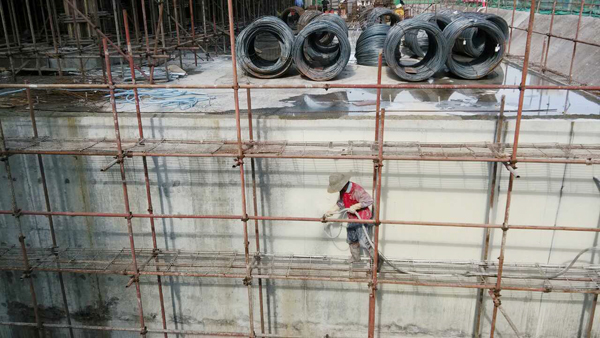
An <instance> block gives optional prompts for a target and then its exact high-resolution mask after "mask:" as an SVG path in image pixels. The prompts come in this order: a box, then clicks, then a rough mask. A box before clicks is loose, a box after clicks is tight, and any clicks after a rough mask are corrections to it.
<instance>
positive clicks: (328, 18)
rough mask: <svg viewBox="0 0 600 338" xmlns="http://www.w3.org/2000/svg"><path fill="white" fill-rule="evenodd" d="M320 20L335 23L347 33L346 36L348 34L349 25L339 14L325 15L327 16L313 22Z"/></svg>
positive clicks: (320, 16) (319, 17)
mask: <svg viewBox="0 0 600 338" xmlns="http://www.w3.org/2000/svg"><path fill="white" fill-rule="evenodd" d="M318 20H325V21H331V22H334V23H336V24H337V25H338V26H340V28H341V29H342V30H344V31H345V32H346V34H348V25H347V24H346V20H344V19H342V17H340V16H339V15H337V14H332V13H325V14H322V15H319V16H317V17H316V18H314V19H313V21H318Z"/></svg>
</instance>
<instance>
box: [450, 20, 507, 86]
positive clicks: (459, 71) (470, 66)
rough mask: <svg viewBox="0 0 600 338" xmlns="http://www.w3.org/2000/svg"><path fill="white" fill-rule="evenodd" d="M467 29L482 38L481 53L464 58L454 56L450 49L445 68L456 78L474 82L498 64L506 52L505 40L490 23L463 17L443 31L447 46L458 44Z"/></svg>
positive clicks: (498, 30) (452, 50) (499, 31)
mask: <svg viewBox="0 0 600 338" xmlns="http://www.w3.org/2000/svg"><path fill="white" fill-rule="evenodd" d="M469 29H477V31H478V32H480V34H481V36H482V37H483V40H484V42H483V47H482V50H481V53H480V54H479V55H477V56H476V57H466V56H461V55H456V54H457V53H456V51H455V50H454V48H450V49H449V52H448V57H447V60H446V66H448V68H449V69H450V71H451V72H452V73H453V74H455V75H456V76H459V77H461V78H464V79H470V80H476V79H480V78H482V77H484V76H486V75H487V74H489V73H490V72H491V71H492V70H494V68H496V67H497V66H498V64H500V62H501V61H502V58H503V57H504V54H505V51H506V40H505V38H504V34H503V33H502V31H501V30H500V29H499V28H498V27H497V26H496V25H495V24H493V23H492V22H490V21H488V20H480V19H476V18H473V17H471V18H468V17H464V18H461V19H457V20H455V21H453V22H452V23H450V24H449V25H448V26H447V27H446V29H444V37H445V38H446V41H447V43H448V45H450V46H454V45H456V44H457V43H460V40H459V38H460V36H461V34H463V33H464V31H465V30H469Z"/></svg>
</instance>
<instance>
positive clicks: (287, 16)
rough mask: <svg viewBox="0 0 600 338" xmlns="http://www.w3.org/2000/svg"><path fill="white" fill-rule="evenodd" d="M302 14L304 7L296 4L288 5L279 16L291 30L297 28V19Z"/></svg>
mask: <svg viewBox="0 0 600 338" xmlns="http://www.w3.org/2000/svg"><path fill="white" fill-rule="evenodd" d="M302 14H304V8H302V7H298V6H292V7H288V8H286V9H285V10H283V12H282V13H281V16H280V17H279V18H280V19H281V20H282V21H283V22H285V23H286V24H287V25H288V27H290V28H291V29H292V31H297V30H298V21H299V20H300V17H301V16H302Z"/></svg>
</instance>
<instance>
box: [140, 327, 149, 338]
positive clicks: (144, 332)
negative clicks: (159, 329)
mask: <svg viewBox="0 0 600 338" xmlns="http://www.w3.org/2000/svg"><path fill="white" fill-rule="evenodd" d="M147 334H148V328H147V327H146V326H144V327H143V328H142V329H141V330H140V335H141V336H145V335H147Z"/></svg>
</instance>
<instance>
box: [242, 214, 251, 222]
mask: <svg viewBox="0 0 600 338" xmlns="http://www.w3.org/2000/svg"><path fill="white" fill-rule="evenodd" d="M241 220H242V222H248V221H249V220H250V217H248V214H246V215H244V216H242V218H241Z"/></svg>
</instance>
